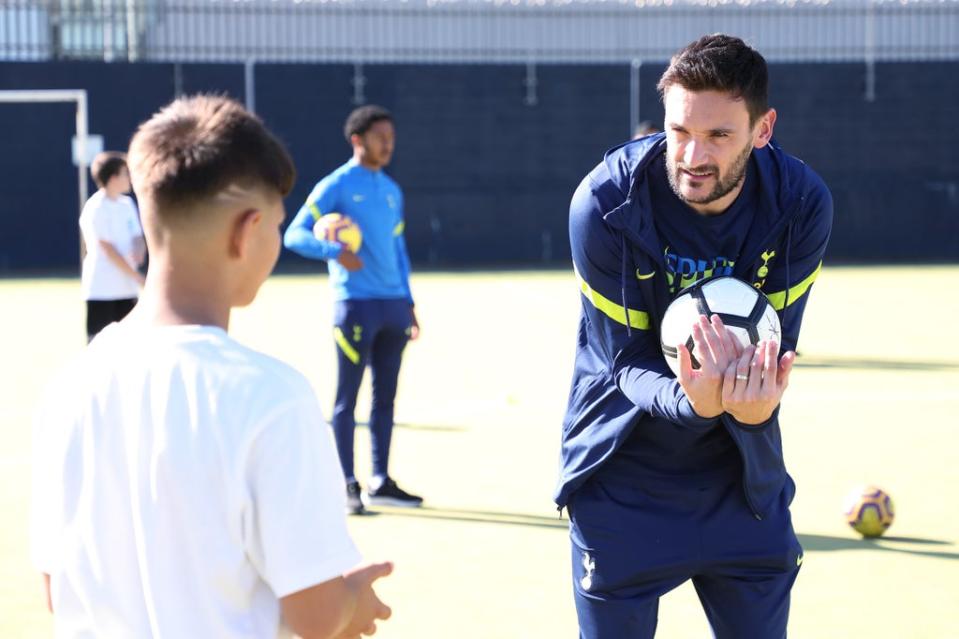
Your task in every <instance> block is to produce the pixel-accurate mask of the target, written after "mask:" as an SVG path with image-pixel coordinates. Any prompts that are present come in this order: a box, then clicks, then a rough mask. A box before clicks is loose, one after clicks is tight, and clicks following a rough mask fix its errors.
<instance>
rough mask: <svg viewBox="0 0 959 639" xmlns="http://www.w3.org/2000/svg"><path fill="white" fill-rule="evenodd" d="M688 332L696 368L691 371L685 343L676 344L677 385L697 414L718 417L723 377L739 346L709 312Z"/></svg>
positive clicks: (736, 359)
mask: <svg viewBox="0 0 959 639" xmlns="http://www.w3.org/2000/svg"><path fill="white" fill-rule="evenodd" d="M692 334H693V344H694V345H695V350H696V355H697V357H696V358H697V359H698V360H699V368H698V369H696V370H693V362H692V356H691V355H690V353H689V350H688V349H687V348H686V345H685V344H680V345H679V346H678V351H679V384H680V386H682V387H683V391H684V392H685V393H686V397H687V398H688V399H689V403H690V404H691V405H692V407H693V410H694V411H696V414H697V415H699V416H700V417H706V418H710V417H718V416H719V415H721V414H722V413H723V411H724V409H723V376H724V375H725V373H726V369H727V368H728V367H729V365H730V364H731V363H733V364H734V363H735V362H737V361H738V359H739V357H740V355H741V354H742V345H741V344H740V343H739V340H738V339H736V337H735V336H734V335H733V334H732V333H730V332H729V331H727V330H726V326H725V325H723V321H722V320H721V319H720V318H719V316H718V315H713V316H712V320H711V321H710V320H709V319H707V318H706V316H705V315H700V316H699V322H697V323H696V324H694V325H693V331H692Z"/></svg>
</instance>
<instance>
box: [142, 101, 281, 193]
mask: <svg viewBox="0 0 959 639" xmlns="http://www.w3.org/2000/svg"><path fill="white" fill-rule="evenodd" d="M129 156H130V166H131V173H132V175H133V181H134V190H135V191H136V193H137V196H138V197H140V198H144V197H145V198H149V199H151V200H152V201H154V202H156V203H157V204H158V205H159V207H160V208H164V207H169V206H176V205H183V204H186V205H189V204H193V203H195V202H198V201H202V200H205V199H208V198H210V197H213V196H214V195H216V194H217V193H219V192H220V191H222V190H223V189H225V188H226V187H228V186H229V185H231V184H238V185H240V186H243V187H254V188H256V187H258V188H267V189H272V190H273V191H276V192H277V193H278V194H279V195H281V196H285V195H287V194H288V193H289V192H290V189H291V188H293V181H294V180H295V179H296V169H295V168H294V167H293V161H292V160H291V159H290V156H289V154H288V153H287V151H286V149H285V148H284V147H283V144H282V143H280V141H279V140H277V139H276V138H275V137H274V136H273V134H272V133H270V132H269V131H268V130H267V129H266V127H265V126H264V125H263V122H262V121H260V119H259V118H258V117H256V116H255V115H253V114H252V113H250V112H249V111H247V110H246V109H245V108H243V106H242V105H240V104H239V103H238V102H236V101H234V100H231V99H229V98H226V97H223V96H215V95H196V96H190V97H184V98H179V99H177V100H174V101H173V102H171V103H170V104H169V105H167V106H165V107H164V108H163V109H161V110H160V111H159V112H157V113H156V114H154V115H153V117H151V118H150V119H149V120H147V121H146V122H144V123H143V124H141V125H140V127H139V128H138V129H137V132H136V133H135V134H134V135H133V139H132V140H131V141H130V153H129Z"/></svg>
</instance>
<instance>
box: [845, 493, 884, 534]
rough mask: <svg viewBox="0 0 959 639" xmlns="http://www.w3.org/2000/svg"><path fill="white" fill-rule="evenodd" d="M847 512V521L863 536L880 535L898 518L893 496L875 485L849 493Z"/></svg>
mask: <svg viewBox="0 0 959 639" xmlns="http://www.w3.org/2000/svg"><path fill="white" fill-rule="evenodd" d="M845 514H846V523H848V524H849V525H850V526H852V528H853V530H855V531H856V532H858V533H859V534H860V535H862V536H863V537H879V536H880V535H882V534H883V533H884V532H886V530H887V529H888V528H889V526H891V525H892V522H893V520H894V519H895V518H896V513H895V510H894V506H893V503H892V497H890V496H889V494H888V493H886V492H885V491H884V490H882V489H881V488H877V487H875V486H865V487H864V488H857V489H856V490H854V491H853V492H851V493H849V496H848V497H847V498H846V509H845Z"/></svg>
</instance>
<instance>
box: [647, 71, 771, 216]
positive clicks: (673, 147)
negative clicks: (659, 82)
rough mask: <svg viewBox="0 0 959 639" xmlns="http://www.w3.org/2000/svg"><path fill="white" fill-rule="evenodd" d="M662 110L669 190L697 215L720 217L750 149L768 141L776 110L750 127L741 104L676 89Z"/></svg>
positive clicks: (735, 192)
mask: <svg viewBox="0 0 959 639" xmlns="http://www.w3.org/2000/svg"><path fill="white" fill-rule="evenodd" d="M664 105H665V110H666V118H665V124H666V168H667V174H668V176H669V184H670V186H671V187H672V189H673V191H674V192H675V193H676V195H677V196H678V197H679V199H681V200H683V201H684V202H686V203H687V204H689V205H690V206H691V207H692V208H693V209H695V210H696V211H698V212H699V213H702V214H717V213H722V212H723V211H725V210H726V209H727V208H728V207H729V205H730V204H732V202H733V201H734V200H735V199H736V196H737V195H738V194H739V191H740V189H741V187H742V183H743V178H744V177H745V175H746V166H747V163H748V161H749V155H750V153H752V150H753V148H760V147H762V146H765V144H766V143H767V142H768V141H769V138H770V137H771V135H772V124H773V122H775V111H773V110H772V109H770V111H769V113H767V114H766V115H765V116H763V117H762V118H760V120H759V121H758V122H757V123H756V125H755V126H751V125H750V123H749V111H747V110H746V103H745V102H744V101H743V100H741V99H735V98H733V97H731V96H730V95H729V94H728V93H721V92H718V91H689V90H687V89H685V88H683V87H682V86H679V85H672V86H670V87H669V88H668V89H666V94H665V96H664Z"/></svg>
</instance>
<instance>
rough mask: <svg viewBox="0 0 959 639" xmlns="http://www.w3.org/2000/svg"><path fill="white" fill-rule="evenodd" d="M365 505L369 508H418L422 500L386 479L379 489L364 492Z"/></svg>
mask: <svg viewBox="0 0 959 639" xmlns="http://www.w3.org/2000/svg"><path fill="white" fill-rule="evenodd" d="M366 503H367V504H369V505H371V506H398V507H400V508H418V507H419V506H420V505H422V503H423V498H422V497H418V496H416V495H411V494H409V493H408V492H406V491H405V490H403V489H402V488H400V487H399V486H397V485H396V482H395V481H393V480H392V479H390V478H389V477H387V478H386V479H385V480H384V481H383V484H382V485H381V486H380V487H379V488H377V489H376V490H373V489H370V490H368V491H366Z"/></svg>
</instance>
